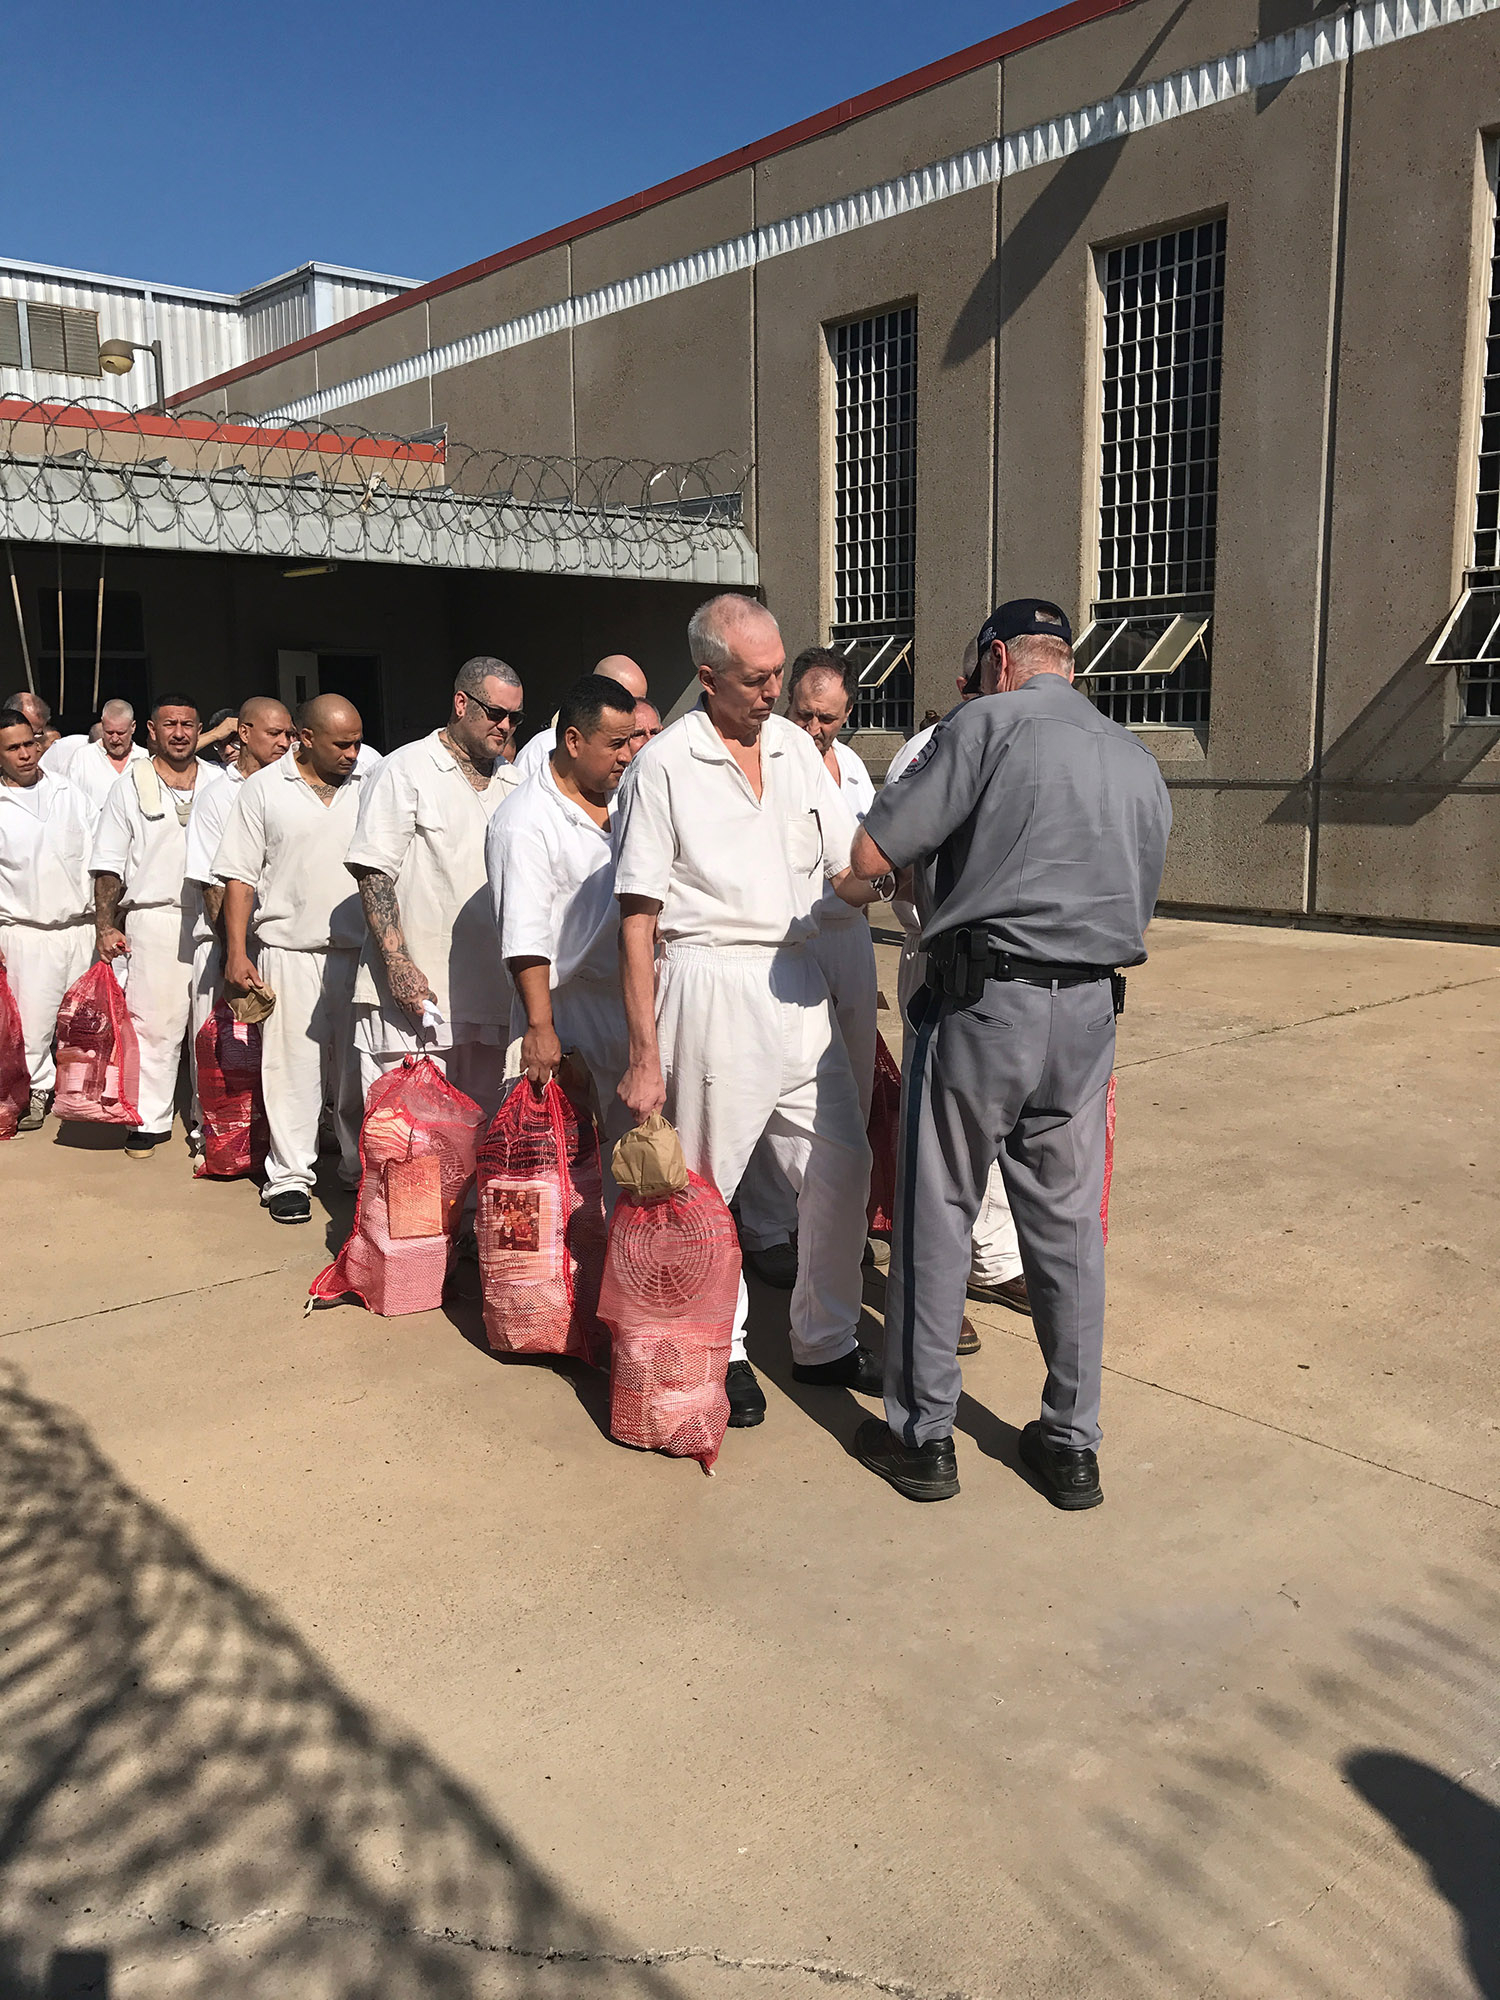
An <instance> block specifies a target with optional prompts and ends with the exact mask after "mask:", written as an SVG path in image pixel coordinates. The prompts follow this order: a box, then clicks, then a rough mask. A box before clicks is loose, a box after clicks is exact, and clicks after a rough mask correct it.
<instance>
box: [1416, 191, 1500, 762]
mask: <svg viewBox="0 0 1500 2000" xmlns="http://www.w3.org/2000/svg"><path fill="white" fill-rule="evenodd" d="M1486 247H1487V248H1488V251H1489V259H1490V281H1489V305H1488V308H1487V317H1486V322H1485V345H1484V364H1483V365H1484V381H1483V384H1482V387H1481V391H1480V402H1479V481H1478V490H1477V493H1476V496H1475V503H1474V547H1473V563H1472V566H1471V567H1470V569H1469V570H1468V572H1467V574H1466V575H1465V577H1464V589H1463V591H1462V592H1461V594H1460V596H1459V600H1458V603H1457V604H1456V605H1455V606H1454V607H1453V609H1452V611H1450V612H1449V614H1448V618H1447V622H1446V623H1445V624H1444V626H1443V629H1442V631H1441V632H1440V633H1439V634H1438V640H1437V644H1436V645H1435V646H1434V647H1433V649H1432V651H1431V652H1430V653H1429V654H1428V656H1427V657H1428V659H1429V660H1430V661H1431V662H1432V663H1433V664H1434V665H1435V666H1443V667H1451V668H1453V669H1455V670H1456V672H1457V675H1458V713H1459V719H1460V720H1461V721H1463V722H1488V723H1494V722H1500V203H1497V204H1496V212H1495V214H1494V216H1493V218H1492V220H1491V225H1490V233H1489V241H1488V244H1487V246H1486Z"/></svg>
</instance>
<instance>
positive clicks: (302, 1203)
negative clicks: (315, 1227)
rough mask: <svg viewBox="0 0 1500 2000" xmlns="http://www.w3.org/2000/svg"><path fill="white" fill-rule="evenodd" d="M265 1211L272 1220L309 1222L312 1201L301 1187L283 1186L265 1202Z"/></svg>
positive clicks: (310, 1219)
mask: <svg viewBox="0 0 1500 2000" xmlns="http://www.w3.org/2000/svg"><path fill="white" fill-rule="evenodd" d="M266 1213H267V1214H268V1215H269V1216H270V1218H271V1220H272V1221H273V1222H311V1221H312V1203H311V1202H310V1201H309V1200H308V1198H307V1196H306V1195H305V1194H304V1193H303V1191H302V1189H301V1188H283V1189H282V1190H281V1192H280V1194H273V1195H272V1196H271V1199H270V1200H269V1201H268V1202H267V1203H266Z"/></svg>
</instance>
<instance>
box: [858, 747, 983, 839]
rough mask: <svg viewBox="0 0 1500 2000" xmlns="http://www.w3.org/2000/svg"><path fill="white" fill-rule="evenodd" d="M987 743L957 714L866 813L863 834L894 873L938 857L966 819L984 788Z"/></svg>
mask: <svg viewBox="0 0 1500 2000" xmlns="http://www.w3.org/2000/svg"><path fill="white" fill-rule="evenodd" d="M978 720H979V719H978V718H975V721H978ZM985 742H986V736H985V732H984V730H983V729H982V728H977V727H975V722H973V721H971V720H970V719H969V717H968V716H967V715H965V714H964V713H963V711H960V712H959V714H958V715H955V716H950V717H949V718H948V719H947V720H946V721H944V722H941V723H939V725H938V727H937V729H936V730H935V732H934V733H933V738H932V741H931V742H930V743H929V744H928V745H927V747H926V749H925V750H924V751H923V752H922V754H921V755H920V756H919V757H918V758H917V759H916V760H915V762H914V763H912V764H911V765H910V766H909V767H908V768H907V769H906V770H905V771H903V772H902V774H901V782H900V783H899V784H895V785H892V784H887V785H886V787H885V789H884V790H883V791H882V792H881V794H880V796H879V798H877V799H876V801H875V803H874V805H872V806H871V808H870V810H869V811H868V812H867V813H866V814H865V832H866V833H867V834H869V836H870V838H871V840H873V841H874V843H875V845H876V846H877V847H878V848H879V849H880V851H881V853H882V854H883V855H884V856H885V857H886V859H887V860H888V861H889V862H890V864H891V866H892V867H893V868H909V867H910V866H911V864H912V863H913V862H914V861H922V860H924V859H925V858H926V857H927V856H928V855H929V854H936V852H937V850H938V849H939V848H940V847H941V846H942V844H943V842H944V841H945V840H946V839H947V838H948V837H949V835H950V834H952V833H956V832H957V831H958V829H959V827H961V826H962V825H963V823H964V821H965V820H966V819H967V818H968V817H969V814H970V813H971V812H972V811H973V810H974V807H975V806H976V805H977V804H978V802H979V795H980V793H981V792H982V791H983V789H984V763H983V751H984V747H985Z"/></svg>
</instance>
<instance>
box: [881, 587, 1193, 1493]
mask: <svg viewBox="0 0 1500 2000" xmlns="http://www.w3.org/2000/svg"><path fill="white" fill-rule="evenodd" d="M978 651H979V659H978V665H977V666H976V669H975V675H976V677H977V678H978V681H979V689H980V691H981V692H983V693H985V694H991V693H998V694H1003V695H1005V696H1007V697H1008V698H1007V699H1006V700H1003V701H974V702H970V703H968V705H967V706H965V707H961V708H957V709H955V710H954V711H953V713H952V714H951V715H949V716H948V717H947V718H946V719H945V721H944V722H943V723H942V724H941V725H940V726H939V728H938V729H937V731H936V733H935V734H934V736H933V739H932V741H931V743H930V744H929V745H928V747H927V750H926V751H925V753H924V754H923V756H922V757H921V758H919V759H918V761H917V762H916V764H915V765H914V766H913V767H912V768H911V770H909V771H908V772H907V773H906V775H905V776H904V777H903V778H902V780H901V782H900V784H899V785H893V786H891V787H890V788H889V789H888V790H887V791H885V792H884V793H883V794H882V795H881V797H880V798H878V799H877V800H876V801H875V804H874V805H873V806H872V807H871V808H870V811H869V813H868V814H867V815H866V818H865V822H864V825H863V826H862V827H861V829H860V831H859V834H858V835H857V836H856V839H855V843H854V850H853V856H852V865H853V868H854V871H855V873H856V874H857V875H860V876H863V877H865V878H866V879H873V878H874V877H876V876H878V875H880V874H882V873H884V872H885V871H886V870H887V869H889V868H890V867H892V866H896V867H902V868H904V867H908V866H910V865H911V864H913V863H915V862H919V861H924V860H926V859H927V858H928V857H929V856H931V855H934V854H936V855H937V856H938V857H939V859H938V868H937V877H936V880H937V890H938V901H937V905H936V907H935V909H934V910H933V911H932V913H931V915H930V916H929V917H928V920H927V923H926V925H925V927H924V929H923V932H922V945H923V948H924V950H925V951H926V953H927V987H926V990H925V991H924V992H922V993H919V994H918V995H917V996H916V997H915V998H914V1000H913V1003H912V1015H911V1024H910V1026H911V1032H910V1033H909V1034H908V1036H907V1039H906V1046H905V1051H904V1055H905V1061H904V1065H903V1077H902V1093H901V1095H902V1110H901V1139H900V1144H899V1147H898V1149H897V1179H896V1226H895V1230H894V1233H893V1237H892V1243H891V1271H890V1283H889V1290H888V1294H887V1299H886V1343H885V1407H886V1419H887V1421H886V1423H881V1422H879V1421H878V1420H872V1421H871V1422H869V1423H866V1424H863V1425H862V1426H861V1427H860V1430H859V1432H858V1435H857V1436H856V1438H855V1450H856V1452H857V1454H858V1456H859V1457H860V1458H861V1459H862V1460H863V1462H864V1463H865V1464H866V1465H868V1466H869V1467H870V1469H871V1470H872V1471H874V1472H878V1473H880V1474H881V1475H882V1476H883V1477H884V1478H886V1479H888V1480H889V1481H890V1482H891V1484H892V1485H893V1486H895V1487H896V1488H897V1490H898V1491H900V1492H902V1493H905V1494H906V1495H907V1496H908V1497H909V1498H911V1499H914V1500H945V1499H949V1498H951V1497H952V1496H953V1495H954V1494H956V1493H957V1491H958V1471H957V1464H956V1460H955V1458H954V1451H953V1420H954V1414H955V1411H956V1408H957V1404H958V1396H959V1391H960V1388H961V1386H962V1376H961V1372H960V1368H959V1363H958V1358H957V1354H956V1351H955V1350H956V1347H957V1334H958V1327H959V1322H960V1320H961V1319H962V1317H963V1302H964V1279H965V1274H966V1272H967V1270H968V1265H969V1236H970V1231H971V1230H972V1229H973V1226H974V1219H975V1217H976V1215H977V1214H978V1212H979V1204H980V1201H981V1199H982V1197H983V1194H984V1187H985V1181H986V1178H987V1176H988V1174H989V1170H990V1166H991V1163H992V1162H993V1161H994V1160H995V1158H996V1156H997V1155H998V1156H999V1160H1000V1170H1001V1172H1002V1174H1003V1175H1004V1177H1005V1186H1006V1191H1007V1193H1008V1194H1009V1196H1010V1205H1011V1209H1012V1211H1013V1212H1014V1215H1015V1219H1016V1227H1017V1231H1018V1233H1019V1235H1020V1240H1021V1255H1022V1259H1023V1260H1024V1263H1025V1267H1026V1283H1027V1289H1028V1292H1029V1294H1030V1299H1031V1308H1032V1317H1033V1319H1034V1321H1035V1323H1036V1333H1037V1340H1038V1342H1039V1343H1040V1345H1041V1349H1042V1354H1043V1356H1044V1358H1045V1360H1046V1363H1047V1383H1046V1388H1045V1391H1044V1393H1043V1396H1042V1414H1041V1421H1040V1423H1034V1424H1028V1425H1027V1426H1026V1429H1025V1430H1024V1431H1023V1432H1022V1436H1021V1455H1022V1458H1023V1459H1024V1461H1025V1463H1026V1464H1027V1465H1028V1466H1029V1467H1030V1469H1031V1470H1032V1472H1033V1473H1034V1474H1035V1476H1036V1478H1037V1480H1038V1482H1039V1484H1040V1485H1041V1487H1042V1490H1043V1492H1044V1493H1045V1494H1046V1495H1047V1497H1048V1498H1049V1499H1050V1500H1051V1501H1052V1502H1053V1504H1054V1505H1056V1506H1059V1507H1065V1508H1070V1509H1076V1508H1084V1507H1096V1506H1098V1504H1099V1502H1100V1501H1101V1500H1102V1499H1103V1497H1104V1496H1103V1493H1102V1491H1101V1489H1100V1485H1099V1469H1098V1463H1097V1460H1096V1457H1095V1453H1096V1450H1097V1447H1098V1444H1099V1436H1100V1432H1099V1386H1100V1373H1101V1368H1102V1361H1103V1352H1104V1239H1103V1231H1102V1229H1101V1226H1100V1220H1099V1203H1100V1194H1101V1190H1102V1185H1103V1179H1104V1113H1105V1095H1106V1091H1107V1089H1108V1086H1109V1077H1110V1071H1111V1070H1112V1068H1113V1067H1114V1050H1115V1010H1114V1004H1113V997H1112V985H1113V982H1112V974H1113V972H1114V970H1115V968H1116V967H1118V966H1122V965H1139V964H1140V963H1141V961H1142V960H1143V959H1144V958H1145V956H1146V947H1145V943H1144V941H1143V933H1144V931H1145V928H1146V925H1147V923H1148V922H1149V921H1150V917H1151V912H1152V908H1153V905H1154V904H1155V900H1156V893H1157V889H1158V888H1159V886H1160V883H1161V871H1162V863H1163V860H1164V858H1165V854H1166V844H1167V833H1168V829H1169V828H1170V826H1171V820H1172V813H1171V806H1170V804H1169V802H1168V799H1167V790H1166V786H1165V785H1164V784H1163V783H1162V778H1161V773H1160V771H1159V770H1158V768H1157V764H1156V760H1155V758H1154V757H1153V756H1152V755H1151V752H1150V751H1149V750H1148V749H1147V748H1146V746H1145V745H1144V744H1142V743H1140V742H1138V741H1137V740H1136V738H1134V737H1133V736H1132V735H1131V734H1130V732H1129V730H1127V729H1122V728H1121V727H1120V726H1119V724H1118V723H1114V722H1111V721H1110V720H1109V719H1108V718H1107V717H1106V716H1104V715H1102V714H1101V713H1100V712H1099V710H1098V709H1097V708H1096V707H1095V706H1094V704H1093V703H1092V702H1091V701H1089V700H1088V698H1087V697H1086V696H1085V695H1083V694H1081V693H1080V692H1078V691H1077V690H1076V689H1075V688H1074V687H1073V685H1072V680H1073V648H1072V632H1071V629H1070V627H1069V625H1068V620H1067V618H1066V616H1065V615H1064V613H1063V612H1062V611H1061V610H1060V609H1059V607H1058V606H1057V605H1055V604H1049V603H1047V602H1045V601H1044V600H1042V599H1038V598H1019V599H1017V600H1015V601H1014V602H1012V603H1010V604H1004V605H1001V607H1000V608H999V610H998V611H996V612H994V613H993V614H992V615H991V617H990V619H989V620H988V622H987V623H986V625H985V627H984V630H983V631H982V632H981V633H980V635H979V648H978Z"/></svg>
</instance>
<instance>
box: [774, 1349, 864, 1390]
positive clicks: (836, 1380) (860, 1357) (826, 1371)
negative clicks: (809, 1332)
mask: <svg viewBox="0 0 1500 2000" xmlns="http://www.w3.org/2000/svg"><path fill="white" fill-rule="evenodd" d="M792 1380H793V1381H794V1382H807V1383H809V1384H810V1385H811V1386H812V1387H813V1388H815V1389H857V1390H858V1391H859V1393H860V1395H861V1396H880V1395H883V1394H884V1393H885V1369H884V1367H883V1366H882V1365H881V1363H880V1362H878V1361H877V1360H876V1359H875V1357H874V1355H873V1354H872V1353H871V1352H870V1350H869V1348H868V1347H855V1348H853V1349H851V1350H850V1352H849V1353H848V1354H841V1355H840V1356H839V1358H838V1360H837V1361H809V1362H802V1361H794V1362H793V1363H792Z"/></svg>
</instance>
